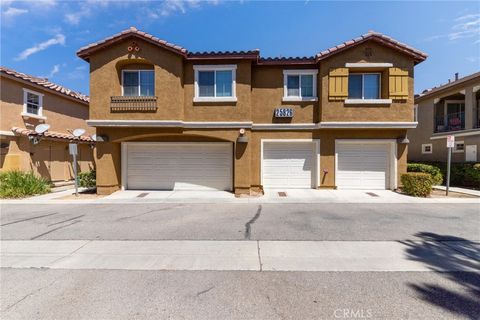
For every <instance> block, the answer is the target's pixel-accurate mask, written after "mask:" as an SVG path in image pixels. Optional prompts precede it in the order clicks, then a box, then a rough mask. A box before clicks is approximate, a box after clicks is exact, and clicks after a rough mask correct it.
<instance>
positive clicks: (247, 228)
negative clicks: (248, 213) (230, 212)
mask: <svg viewBox="0 0 480 320" xmlns="http://www.w3.org/2000/svg"><path fill="white" fill-rule="evenodd" d="M260 213H262V205H259V206H258V209H257V212H256V213H255V215H254V216H253V218H252V219H250V220H249V221H248V222H247V223H245V239H246V240H250V236H251V235H252V224H254V223H255V221H257V219H258V218H259V217H260Z"/></svg>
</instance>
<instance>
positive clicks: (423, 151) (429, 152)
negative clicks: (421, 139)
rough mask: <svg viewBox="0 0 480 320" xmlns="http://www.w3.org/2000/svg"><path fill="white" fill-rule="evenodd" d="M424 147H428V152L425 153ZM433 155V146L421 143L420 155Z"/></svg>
mask: <svg viewBox="0 0 480 320" xmlns="http://www.w3.org/2000/svg"><path fill="white" fill-rule="evenodd" d="M425 147H430V151H425ZM432 153H433V144H432V143H423V144H422V154H432Z"/></svg>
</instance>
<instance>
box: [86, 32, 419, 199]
mask: <svg viewBox="0 0 480 320" xmlns="http://www.w3.org/2000/svg"><path fill="white" fill-rule="evenodd" d="M77 55H78V56H79V57H80V58H82V59H84V60H86V61H88V62H89V63H90V88H91V92H90V93H91V96H90V119H89V121H87V122H88V124H89V125H91V126H94V127H96V130H97V131H96V133H97V137H100V139H103V140H104V142H98V143H97V149H96V152H97V155H96V165H97V168H98V171H97V187H98V188H97V190H98V192H99V193H102V194H108V193H111V192H114V191H116V190H119V189H139V190H141V189H159V190H162V189H179V190H181V189H183V190H201V189H220V190H231V191H234V192H235V194H236V195H243V194H247V195H248V194H253V193H257V192H260V191H261V189H262V188H281V189H285V188H334V187H338V188H362V189H395V188H397V186H398V183H399V175H400V174H401V173H403V172H405V171H406V163H407V144H406V143H405V142H406V139H405V137H406V134H407V129H409V128H413V127H415V125H416V124H415V123H414V121H413V70H414V66H415V65H416V64H417V63H419V62H422V61H423V60H425V59H426V57H427V56H426V55H425V54H424V53H422V52H420V51H418V50H415V49H413V48H411V47H409V46H407V45H405V44H402V43H400V42H398V41H395V40H393V39H392V38H390V37H387V36H385V35H382V34H380V33H376V32H369V33H368V34H365V35H363V36H361V37H359V38H356V39H353V40H351V41H347V42H345V43H343V44H340V45H338V46H336V47H333V48H330V49H328V50H325V51H322V52H320V53H319V54H317V55H316V56H313V57H303V58H285V57H281V58H262V57H260V53H259V50H252V51H234V52H229V51H226V52H201V53H194V52H189V51H187V50H186V49H184V48H181V47H179V46H176V45H173V44H170V43H168V42H166V41H163V40H160V39H158V38H156V37H154V36H152V35H150V34H147V33H144V32H141V31H138V30H137V29H135V28H133V27H132V28H130V29H128V30H125V31H123V32H121V33H119V34H116V35H114V36H112V37H109V38H107V39H105V40H102V41H99V42H96V43H93V44H91V45H89V46H87V47H84V48H82V49H80V50H79V51H78V52H77Z"/></svg>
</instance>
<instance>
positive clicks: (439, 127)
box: [435, 112, 465, 132]
mask: <svg viewBox="0 0 480 320" xmlns="http://www.w3.org/2000/svg"><path fill="white" fill-rule="evenodd" d="M458 130H465V113H464V112H457V113H449V114H447V116H443V115H441V116H436V117H435V132H448V131H458Z"/></svg>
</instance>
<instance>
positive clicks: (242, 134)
mask: <svg viewBox="0 0 480 320" xmlns="http://www.w3.org/2000/svg"><path fill="white" fill-rule="evenodd" d="M237 143H248V137H247V136H246V135H245V129H243V128H242V129H240V134H239V135H238V138H237Z"/></svg>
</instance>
